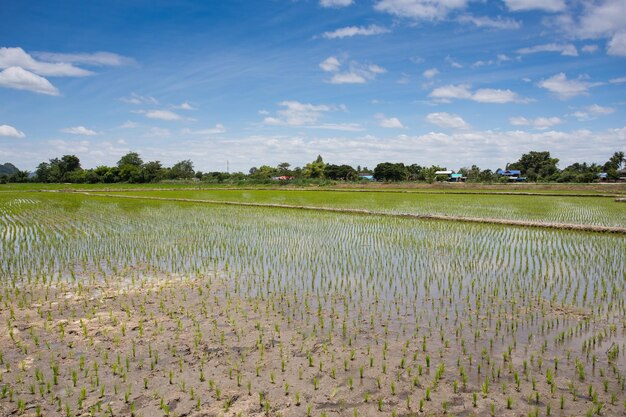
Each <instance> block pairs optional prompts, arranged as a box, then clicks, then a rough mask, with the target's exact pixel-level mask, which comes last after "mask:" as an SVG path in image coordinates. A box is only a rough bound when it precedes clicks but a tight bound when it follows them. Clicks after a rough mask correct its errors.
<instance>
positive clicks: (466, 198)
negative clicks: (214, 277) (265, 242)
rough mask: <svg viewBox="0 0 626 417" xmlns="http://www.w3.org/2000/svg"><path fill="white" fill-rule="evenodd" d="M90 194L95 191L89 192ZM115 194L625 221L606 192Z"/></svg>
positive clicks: (624, 211)
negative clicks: (582, 194)
mask: <svg viewBox="0 0 626 417" xmlns="http://www.w3.org/2000/svg"><path fill="white" fill-rule="evenodd" d="M94 194H95V193H94ZM107 194H108V195H110V194H113V195H115V194H118V195H120V196H139V197H152V198H170V199H171V198H174V199H191V200H206V201H218V202H219V201H229V202H242V203H258V204H284V205H295V206H314V207H334V208H348V209H366V210H373V211H378V212H386V213H395V214H398V213H409V214H437V215H448V216H469V217H479V218H496V219H509V220H526V221H543V222H553V223H572V224H588V225H599V226H620V227H623V226H626V204H623V203H622V204H620V203H616V202H615V199H614V198H607V197H596V196H594V197H590V196H588V197H573V196H542V195H533V196H528V195H501V194H496V193H491V194H489V193H487V194H473V193H469V194H463V193H461V194H445V193H441V192H435V193H424V192H417V193H416V192H413V193H411V192H405V193H396V192H379V191H358V192H355V191H337V190H330V191H304V190H175V191H172V190H165V191H163V190H158V191H154V190H149V191H141V190H134V191H124V192H117V193H116V192H110V193H109V192H107Z"/></svg>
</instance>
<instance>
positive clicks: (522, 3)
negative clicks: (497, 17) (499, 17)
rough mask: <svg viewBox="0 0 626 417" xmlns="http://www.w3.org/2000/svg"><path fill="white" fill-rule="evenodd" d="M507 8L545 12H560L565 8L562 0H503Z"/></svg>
mask: <svg viewBox="0 0 626 417" xmlns="http://www.w3.org/2000/svg"><path fill="white" fill-rule="evenodd" d="M504 2H505V3H506V6H507V7H508V9H509V10H511V11H514V12H519V11H527V10H543V11H545V12H561V11H564V10H565V9H566V5H565V1H563V0H504Z"/></svg>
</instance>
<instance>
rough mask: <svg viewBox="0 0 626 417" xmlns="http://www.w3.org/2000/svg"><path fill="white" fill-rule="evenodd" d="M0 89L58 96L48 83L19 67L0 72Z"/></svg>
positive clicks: (55, 89)
mask: <svg viewBox="0 0 626 417" xmlns="http://www.w3.org/2000/svg"><path fill="white" fill-rule="evenodd" d="M0 87H6V88H13V89H16V90H28V91H32V92H35V93H39V94H47V95H50V96H58V95H59V90H57V88H56V87H55V86H53V85H52V84H51V83H50V81H48V80H46V79H45V78H43V77H41V76H39V75H37V74H34V73H32V72H30V71H27V70H25V69H24V68H21V67H9V68H7V69H5V70H4V71H2V72H0Z"/></svg>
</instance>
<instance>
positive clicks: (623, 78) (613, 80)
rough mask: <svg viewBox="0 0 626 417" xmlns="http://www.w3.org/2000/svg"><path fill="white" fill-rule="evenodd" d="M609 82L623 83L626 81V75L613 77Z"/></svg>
mask: <svg viewBox="0 0 626 417" xmlns="http://www.w3.org/2000/svg"><path fill="white" fill-rule="evenodd" d="M609 82H610V83H611V84H623V83H626V77H619V78H611V79H610V80H609Z"/></svg>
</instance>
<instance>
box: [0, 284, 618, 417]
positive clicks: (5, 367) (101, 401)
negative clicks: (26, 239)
mask: <svg viewBox="0 0 626 417" xmlns="http://www.w3.org/2000/svg"><path fill="white" fill-rule="evenodd" d="M129 277H130V278H129ZM235 280H236V279H235ZM133 281H134V282H133ZM251 292H252V291H250V289H248V290H246V289H242V288H238V286H237V285H236V284H235V285H234V284H233V274H232V273H231V274H213V275H210V276H198V277H193V278H187V277H171V276H169V277H166V276H159V277H150V278H149V279H146V278H139V275H135V274H133V273H130V274H127V275H125V276H122V275H121V276H120V277H116V278H111V279H109V280H107V281H106V282H102V281H95V280H89V279H86V280H85V281H84V282H81V281H80V280H71V279H68V280H66V281H62V282H59V281H53V282H49V281H48V282H46V283H43V282H41V281H38V282H32V283H31V284H30V285H15V286H11V285H9V284H8V283H7V284H4V286H3V288H2V293H1V295H0V322H1V323H2V326H3V327H4V329H3V330H2V331H1V332H0V353H1V357H0V359H1V360H0V387H2V392H1V395H0V398H1V399H0V415H1V416H13V415H24V416H36V415H42V416H87V415H96V416H105V415H113V416H144V417H149V416H168V415H170V416H174V415H176V416H306V415H311V416H324V415H325V416H378V415H380V416H394V415H396V416H411V415H415V416H418V415H425V416H440V415H444V414H447V415H455V416H483V415H484V416H488V415H497V416H531V415H533V416H534V415H541V416H546V415H554V416H579V415H596V414H597V415H607V416H617V415H626V394H625V391H624V376H623V375H624V373H625V366H624V358H623V352H624V340H625V334H626V322H625V321H624V319H623V317H621V318H620V317H617V318H616V317H599V315H595V314H594V313H593V312H592V311H587V310H583V309H577V308H574V307H568V306H558V305H551V304H550V303H549V302H547V301H542V302H537V303H534V304H533V305H530V304H529V305H517V306H515V305H511V303H509V302H508V301H507V300H506V299H505V298H504V297H503V299H501V300H496V299H488V298H486V299H484V300H483V302H482V303H480V302H479V303H478V304H477V303H476V302H475V301H472V302H469V301H468V302H467V303H464V302H462V301H461V300H454V299H453V297H452V296H451V294H448V295H447V296H443V297H442V298H441V299H428V300H421V301H420V305H415V304H413V303H411V301H410V300H406V301H404V299H403V298H402V297H398V298H397V299H396V300H387V301H384V300H376V299H368V298H367V297H363V298H361V299H360V301H359V303H355V300H344V299H329V298H328V296H326V295H321V296H320V295H319V294H317V295H316V293H315V292H314V291H310V292H309V291H306V292H302V293H301V294H276V293H273V292H272V291H271V287H269V286H268V290H264V291H261V292H260V293H261V294H263V295H258V296H246V295H245V294H246V293H248V294H249V293H251ZM320 297H322V298H323V299H321V298H320ZM617 352H619V353H617ZM611 355H617V356H615V357H611Z"/></svg>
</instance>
